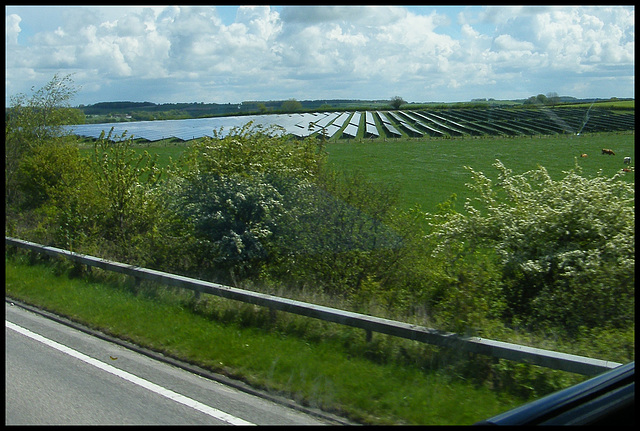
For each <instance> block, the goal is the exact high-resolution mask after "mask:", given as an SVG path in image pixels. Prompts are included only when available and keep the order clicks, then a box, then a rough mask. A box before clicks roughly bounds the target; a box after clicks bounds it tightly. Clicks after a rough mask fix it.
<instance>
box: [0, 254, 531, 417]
mask: <svg viewBox="0 0 640 431" xmlns="http://www.w3.org/2000/svg"><path fill="white" fill-rule="evenodd" d="M61 267H62V268H65V266H64V265H59V264H54V263H51V262H48V261H42V260H39V261H38V262H35V264H34V262H29V259H28V258H26V257H25V256H24V255H20V254H19V253H16V254H11V255H7V256H6V258H5V269H6V275H5V282H6V295H7V296H8V297H11V298H14V299H16V300H20V301H23V302H25V303H29V304H32V305H35V306H37V307H40V308H42V309H46V310H48V311H51V312H54V313H56V314H58V315H61V316H65V317H67V318H69V319H71V320H74V321H77V322H79V323H81V324H84V325H86V326H88V327H91V328H94V329H96V330H99V331H102V332H104V333H107V334H109V335H112V336H115V337H118V338H121V339H124V340H127V341H129V342H132V343H134V344H137V345H140V346H144V347H146V348H149V349H152V350H154V351H158V352H161V353H163V354H165V355H169V356H172V357H175V358H177V359H180V360H183V361H186V362H189V363H193V364H197V365H199V366H201V367H203V368H206V369H209V370H211V371H213V372H217V373H221V374H224V375H226V376H229V377H232V378H236V379H239V380H242V381H244V382H246V383H247V384H249V385H252V386H254V387H258V388H261V389H262V390H265V391H267V392H271V393H274V394H278V395H280V396H285V397H288V398H290V399H294V400H296V401H297V402H299V403H301V404H303V405H307V406H311V407H316V408H320V409H323V410H325V411H329V412H333V413H336V414H339V415H343V416H345V417H348V418H350V419H351V420H353V421H356V422H360V423H364V424H421V425H465V424H473V423H475V422H477V421H480V420H482V419H486V418H489V417H491V416H494V415H496V414H498V413H501V412H503V411H506V410H508V409H510V408H513V407H515V406H517V405H518V404H521V403H523V402H524V401H525V400H524V399H522V398H518V397H515V396H510V395H507V394H505V393H498V392H494V391H492V390H491V388H489V387H487V386H486V385H481V384H477V383H474V382H472V381H469V380H466V379H465V378H463V377H460V376H457V375H456V373H452V372H450V371H447V365H446V364H439V365H435V366H433V367H426V366H424V363H425V359H424V358H423V359H422V360H421V361H417V362H416V361H412V360H406V361H404V362H403V361H393V360H385V359H382V358H383V357H384V355H377V354H376V350H379V349H384V344H385V338H386V336H382V335H380V334H375V335H374V338H373V340H372V341H370V342H367V341H366V340H364V334H363V333H362V331H357V330H355V329H353V328H345V327H338V326H339V325H335V324H329V323H326V322H317V321H316V322H314V325H316V328H315V330H316V331H320V332H321V333H322V335H317V336H311V337H309V336H307V337H304V336H299V335H298V334H296V331H295V328H293V327H295V326H296V325H300V326H302V327H304V329H299V332H306V333H309V332H310V330H309V324H308V323H295V322H293V321H289V322H288V323H285V325H284V326H287V325H288V326H289V327H292V328H293V329H294V330H293V331H286V330H284V329H283V327H282V326H281V325H275V324H273V323H269V322H270V320H269V319H270V316H269V313H268V311H266V312H265V311H264V310H257V309H256V307H253V306H248V305H247V306H238V305H237V304H233V305H232V304H229V302H230V301H228V300H224V299H221V298H214V300H213V301H210V302H207V301H203V300H197V299H195V298H194V296H193V294H192V293H191V292H177V291H176V290H175V289H171V288H167V287H160V286H150V285H145V283H142V284H141V285H139V286H136V285H134V284H133V282H132V281H131V280H126V279H124V278H123V277H122V276H117V277H111V278H110V280H109V281H107V280H100V278H103V277H91V276H90V277H89V279H82V278H78V277H75V276H74V275H73V273H74V269H73V268H71V269H68V266H67V269H64V270H61V269H60V268H61ZM98 271H99V270H98ZM85 278H86V274H85ZM92 278H94V279H93V280H92ZM196 302H197V303H196ZM224 302H226V303H224ZM214 309H215V310H217V313H215V312H214V313H211V312H210V311H211V310H214ZM232 309H233V310H234V311H232ZM217 317H219V318H217ZM296 317H299V316H296ZM280 318H281V317H280V315H278V318H277V319H280ZM301 319H302V318H301ZM306 320H309V319H306ZM259 322H262V324H261V325H256V323H259ZM311 332H313V331H311ZM423 350H424V352H427V355H428V352H429V350H431V351H432V352H433V353H432V359H431V360H432V361H434V362H444V361H446V360H445V358H448V359H449V360H451V361H452V362H455V361H456V358H455V354H454V355H453V356H452V355H451V354H448V355H439V354H438V352H436V351H435V350H437V349H434V348H431V349H429V348H428V346H427V348H424V349H423ZM424 352H423V353H424ZM405 355H406V353H405ZM458 356H462V355H461V354H460V355H458ZM426 360H428V359H426Z"/></svg>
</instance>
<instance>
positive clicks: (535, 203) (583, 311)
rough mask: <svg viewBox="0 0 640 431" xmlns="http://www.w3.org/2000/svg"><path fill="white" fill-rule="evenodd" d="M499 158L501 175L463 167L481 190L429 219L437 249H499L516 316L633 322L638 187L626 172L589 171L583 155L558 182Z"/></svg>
mask: <svg viewBox="0 0 640 431" xmlns="http://www.w3.org/2000/svg"><path fill="white" fill-rule="evenodd" d="M494 166H495V168H496V169H497V170H498V179H497V181H495V182H494V181H492V180H491V179H490V178H488V177H487V176H485V175H484V174H483V173H482V172H477V171H475V170H473V169H472V168H467V169H468V170H469V171H470V172H471V174H472V182H471V183H470V184H468V186H469V187H470V188H471V189H472V190H473V191H474V192H475V193H476V196H475V197H474V198H473V199H469V200H467V202H466V204H465V210H466V211H465V212H464V213H459V212H455V211H450V212H446V213H443V214H439V215H435V216H433V217H432V218H431V227H432V232H431V233H430V237H431V239H434V240H435V241H436V243H437V247H436V251H435V253H436V255H438V254H440V255H444V254H445V253H447V252H448V253H450V252H451V250H452V249H455V248H457V249H458V250H464V252H465V253H467V254H468V253H470V251H473V250H482V249H485V250H491V252H492V253H494V252H495V255H496V257H497V259H498V261H499V264H500V267H501V276H502V280H501V297H502V299H503V300H504V304H505V306H504V309H503V317H505V318H506V319H507V320H508V321H510V322H511V323H520V324H527V325H530V326H532V327H550V326H562V327H564V328H566V329H567V330H572V329H578V328H580V327H596V326H600V327H606V326H624V325H628V324H629V323H631V322H633V319H634V290H633V286H634V282H635V276H634V268H635V217H634V215H635V203H634V196H635V185H634V184H633V183H631V182H629V181H627V180H624V179H623V178H621V177H620V175H615V176H613V177H611V178H606V177H604V176H602V175H601V174H599V175H596V176H594V177H592V178H586V177H584V176H582V175H581V169H580V167H579V166H578V165H577V163H576V166H575V168H574V169H572V170H571V171H569V172H565V173H564V177H563V178H561V179H559V180H553V179H552V178H551V177H550V176H549V174H548V172H547V171H546V170H545V169H544V168H543V167H539V168H538V169H536V170H532V171H529V172H525V173H523V174H519V175H515V174H513V173H512V171H511V170H509V169H507V168H506V167H505V166H504V165H503V164H502V163H501V162H500V161H496V163H495V164H494Z"/></svg>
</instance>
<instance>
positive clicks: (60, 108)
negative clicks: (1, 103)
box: [5, 75, 83, 205]
mask: <svg viewBox="0 0 640 431" xmlns="http://www.w3.org/2000/svg"><path fill="white" fill-rule="evenodd" d="M75 93H76V89H75V88H74V87H73V82H72V80H71V77H70V76H65V77H59V76H58V75H55V76H54V77H53V79H52V80H51V81H50V82H49V83H48V84H46V85H45V86H44V87H42V88H41V89H39V90H36V91H34V93H33V95H32V96H30V97H28V96H27V95H25V94H18V95H16V96H13V97H11V105H10V107H9V108H8V109H7V111H6V117H5V204H6V205H14V204H17V205H21V204H23V203H25V201H29V200H30V199H31V196H29V195H26V196H25V195H24V194H20V189H21V188H24V187H26V189H27V191H28V190H30V189H31V188H32V187H34V186H35V187H39V188H40V190H38V191H37V193H38V195H39V196H37V197H36V199H38V200H39V202H40V199H41V198H42V196H41V194H42V193H44V192H43V190H41V187H42V186H43V184H42V182H47V181H46V180H42V179H35V178H25V175H24V173H25V172H24V171H25V168H22V169H21V167H20V165H21V163H22V162H23V160H24V159H25V158H26V157H29V156H31V157H32V158H33V157H38V155H37V149H39V148H40V147H43V146H51V145H63V144H64V143H67V142H69V141H70V140H71V139H72V138H71V136H70V135H69V134H68V132H66V131H65V130H64V129H63V127H62V126H63V125H66V124H74V123H77V122H82V121H81V118H82V117H83V115H82V114H81V113H79V111H77V110H73V109H71V108H69V107H68V102H69V100H71V99H72V98H73V96H74V95H75ZM54 152H55V151H54ZM55 157H57V156H55ZM27 163H33V160H30V161H28V162H27ZM54 169H55V168H54ZM20 171H22V174H21V175H20V178H18V175H19V172H20ZM54 176H55V175H54ZM24 181H26V182H27V183H28V184H27V185H24V184H21V182H24ZM38 182H40V183H41V184H40V185H39V186H36V184H35V183H38ZM23 191H25V190H23Z"/></svg>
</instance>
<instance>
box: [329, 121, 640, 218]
mask: <svg viewBox="0 0 640 431" xmlns="http://www.w3.org/2000/svg"><path fill="white" fill-rule="evenodd" d="M634 139H635V133H633V132H630V133H597V134H586V135H581V136H576V135H560V136H543V137H533V138H531V137H519V138H504V137H491V138H480V139H477V138H458V139H412V140H401V139H398V140H392V139H388V140H386V141H379V140H362V141H360V142H357V141H344V142H337V143H333V142H332V143H329V144H327V151H328V153H329V162H330V163H331V164H332V165H333V166H335V167H336V168H337V169H341V170H348V171H360V172H362V173H363V174H365V175H367V176H368V177H369V178H371V179H374V180H377V181H380V182H381V183H385V184H389V183H391V184H395V185H397V186H398V187H399V188H400V193H401V203H402V205H403V206H404V207H406V208H408V207H411V206H413V205H416V204H417V205H420V206H421V207H422V209H424V210H425V211H430V212H431V211H434V210H435V209H436V206H437V204H438V203H441V202H443V201H445V200H447V199H448V198H449V197H450V196H451V195H452V194H453V193H455V194H456V195H457V196H458V201H459V202H462V200H463V199H464V198H465V197H469V196H470V195H469V193H468V192H467V188H466V187H465V183H467V182H469V181H470V180H471V175H470V173H469V172H468V171H467V170H466V169H464V166H470V167H472V168H473V169H474V170H476V171H478V170H479V171H482V172H484V173H485V174H486V175H487V176H489V177H490V178H495V169H494V168H493V167H492V164H493V163H494V162H495V160H496V159H499V160H501V161H502V162H503V163H504V165H505V166H506V167H507V168H509V169H511V170H513V172H514V173H522V172H526V171H528V170H531V169H535V168H537V167H538V166H544V167H545V168H546V169H547V170H548V171H549V173H550V175H551V176H552V178H554V179H558V178H560V176H561V175H562V172H563V171H567V170H569V169H571V168H573V167H574V165H575V162H576V160H577V161H578V164H579V165H580V166H581V167H582V169H583V172H584V174H585V175H590V174H596V173H597V172H598V171H600V170H602V172H603V173H604V174H605V175H614V174H615V173H616V172H619V171H620V170H621V169H622V168H624V167H626V165H624V164H623V159H624V157H625V156H630V157H631V158H632V165H633V161H634V160H635V152H634ZM602 148H611V149H613V150H614V151H615V153H616V155H615V156H609V155H602V154H601V150H602ZM581 154H587V157H580V155H581ZM625 176H626V177H627V178H629V179H630V180H632V181H633V180H634V179H635V174H634V173H633V172H630V173H625ZM459 205H462V204H461V203H460V204H459Z"/></svg>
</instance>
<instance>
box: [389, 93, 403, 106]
mask: <svg viewBox="0 0 640 431" xmlns="http://www.w3.org/2000/svg"><path fill="white" fill-rule="evenodd" d="M390 103H391V107H392V108H393V109H400V107H401V106H402V105H404V104H405V103H406V102H405V101H404V99H403V98H402V97H400V96H394V97H392V98H391V102H390Z"/></svg>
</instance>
